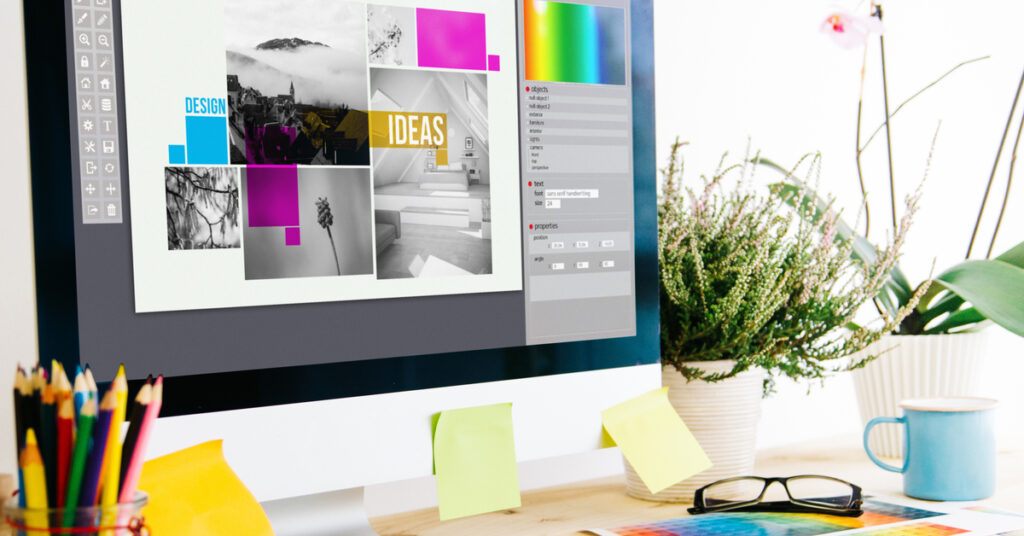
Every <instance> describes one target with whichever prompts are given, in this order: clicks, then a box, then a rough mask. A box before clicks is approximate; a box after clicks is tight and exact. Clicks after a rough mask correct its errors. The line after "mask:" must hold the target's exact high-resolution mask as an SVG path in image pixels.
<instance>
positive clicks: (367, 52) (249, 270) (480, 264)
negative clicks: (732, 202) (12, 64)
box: [25, 0, 658, 414]
mask: <svg viewBox="0 0 1024 536" xmlns="http://www.w3.org/2000/svg"><path fill="white" fill-rule="evenodd" d="M59 3H60V2H59V1H57V0H47V1H45V2H38V3H27V4H26V7H25V10H26V13H25V17H26V25H27V27H28V28H29V29H30V30H31V31H28V32H26V34H27V38H26V39H27V44H28V46H27V53H28V56H29V58H28V59H29V62H28V64H29V67H28V69H29V85H30V91H29V93H30V123H31V125H30V133H31V144H32V163H33V192H34V196H33V203H34V208H35V215H34V218H35V229H36V238H35V239H36V258H37V259H36V260H37V262H36V270H37V284H38V289H37V294H38V296H39V328H40V350H41V353H42V355H43V356H44V358H46V359H49V358H50V357H59V358H60V359H62V360H64V361H66V362H68V363H74V364H78V363H82V364H85V363H88V364H90V365H91V366H92V367H93V368H94V370H96V371H97V373H98V374H99V375H100V376H101V377H105V379H109V375H112V373H113V371H114V370H115V369H116V366H117V364H119V363H122V362H123V363H125V364H126V366H127V369H128V371H129V373H130V375H132V376H133V377H134V379H136V380H138V379H139V378H140V377H143V376H145V375H146V374H148V373H151V372H152V373H163V374H165V375H166V376H167V378H168V380H167V381H168V393H169V400H168V401H167V402H166V403H165V410H166V414H180V413H194V412H201V411H213V410H222V409H234V408H242V407H251V406H259V405H268V404H278V403H288V402H298V401H306V400H316V399H324V398H336V397H343V396H356V395H365V394H377V393H383V392H391V391H399V390H408V389H420V388H427V387H437V386H445V385H455V384H462V383H475V382H481V381H491V380H499V379H510V378H517V377H529V376H536V375H542V374H554V373H562V372H575V371H580V370H592V369H600V368H611V367H617V366H627V365H632V364H638V363H651V362H654V361H656V359H657V337H658V336H657V318H656V317H657V312H656V301H657V290H656V289H657V282H656V277H657V276H656V258H655V255H656V254H655V243H656V221H655V217H656V216H655V210H654V203H655V186H654V181H655V177H654V175H655V173H654V162H653V159H654V156H653V153H654V152H653V147H652V146H651V145H652V143H651V141H652V139H653V135H654V132H653V131H654V124H653V72H652V68H653V61H652V58H651V55H652V54H651V35H650V26H651V21H650V3H649V2H640V3H639V5H638V3H637V2H632V5H631V3H630V2H629V1H628V0H589V1H585V2H555V1H541V0H527V1H525V2H522V1H520V2H513V1H510V0H473V1H468V0H467V1H458V0H389V1H386V2H382V3H368V2H356V1H338V0H289V1H287V2H285V1H281V0H216V1H210V0H178V1H175V2H149V1H138V0H134V1H129V0H122V1H117V0H65V1H64V2H63V5H62V6H61V7H62V8H63V12H64V16H63V18H62V17H60V16H59V15H58V13H59V12H60V10H56V9H53V8H54V7H55V5H56V4H59ZM48 4H54V5H48ZM58 36H59V37H58ZM33 56H35V57H33ZM46 58H49V59H57V58H60V60H61V61H60V63H57V64H56V65H55V64H54V63H48V64H46V65H42V64H40V61H34V60H45V59H46ZM62 76H63V80H62V82H63V83H61V84H48V83H47V82H48V81H49V82H52V81H53V80H58V81H61V77H62ZM62 99H63V100H62ZM63 102H67V103H68V106H66V107H64V106H62V105H63ZM55 104H57V105H58V106H54V105H55ZM62 119H63V121H61V120H62ZM47 123H48V124H47ZM44 125H45V126H44ZM54 125H56V127H54ZM65 125H66V127H65ZM174 385H177V388H175V389H172V388H171V387H172V386H174ZM230 386H245V387H244V388H241V387H230ZM254 386H255V387H257V389H253V387H254ZM176 392H177V393H189V394H188V396H177V397H175V396H174V395H173V393H176Z"/></svg>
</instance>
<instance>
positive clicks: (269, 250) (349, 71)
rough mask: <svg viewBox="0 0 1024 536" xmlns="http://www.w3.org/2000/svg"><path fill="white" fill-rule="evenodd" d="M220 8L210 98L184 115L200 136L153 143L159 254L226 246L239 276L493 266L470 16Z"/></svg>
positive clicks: (338, 8) (241, 4)
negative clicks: (158, 161) (159, 176)
mask: <svg viewBox="0 0 1024 536" xmlns="http://www.w3.org/2000/svg"><path fill="white" fill-rule="evenodd" d="M223 5H224V18H223V20H224V44H225V46H224V56H225V63H224V65H225V68H226V72H225V73H224V82H225V90H226V91H225V93H224V95H223V97H224V98H223V99H218V98H212V99H209V101H207V100H205V99H204V100H203V101H202V102H199V101H196V102H195V103H194V106H193V105H192V104H190V105H189V106H190V111H192V112H193V113H194V115H200V114H202V113H208V112H212V114H213V116H214V117H212V118H209V117H201V119H203V120H204V121H206V120H207V119H213V121H212V124H213V128H212V129H206V127H203V128H204V129H206V130H205V131H204V133H200V131H199V130H198V129H199V127H198V126H197V127H195V129H196V130H195V133H193V127H192V123H196V124H198V123H199V121H198V119H197V118H196V117H193V116H189V117H187V119H188V120H189V122H190V124H189V125H188V126H187V127H186V128H187V129H188V132H187V136H186V137H187V143H186V144H185V145H184V146H169V147H168V155H169V160H170V161H169V165H167V166H166V167H165V169H164V181H165V198H166V219H167V249H168V250H171V251H179V250H180V251H185V250H200V249H205V250H221V249H223V250H238V249H241V255H242V259H243V266H244V279H245V280H246V281H251V280H268V279H287V278H310V277H335V278H336V277H339V276H370V277H374V278H376V279H377V280H391V279H411V278H428V277H450V276H477V275H487V274H491V273H492V272H493V261H492V258H493V252H492V249H493V248H492V227H491V224H492V222H491V192H490V186H491V166H490V128H489V124H490V120H491V116H490V114H489V113H488V75H489V74H490V73H493V72H495V71H498V70H500V66H499V61H500V60H499V57H498V56H497V55H488V49H487V35H486V34H487V25H486V16H485V14H484V13H471V12H464V11H450V10H440V9H427V8H420V7H407V6H391V5H377V4H365V3H357V2H338V1H326V0H295V1H292V2H278V1H268V0H224V2H223ZM222 108H223V109H222ZM221 114H222V115H223V116H221ZM193 120H194V121H193ZM225 126H226V133H227V136H226V140H225V142H224V143H225V144H226V147H227V151H226V157H221V156H218V157H216V158H214V159H212V160H203V159H201V158H199V156H198V155H200V154H204V153H211V151H210V150H209V147H206V146H208V145H210V144H213V145H219V144H220V143H221V141H220V139H219V137H218V135H217V134H218V133H219V132H220V130H219V129H221V128H225ZM210 132H212V133H213V134H212V135H210ZM199 145H204V147H199ZM212 152H213V153H217V154H223V151H222V150H221V149H220V147H219V146H218V147H217V148H216V150H215V151H212ZM193 156H195V157H193ZM198 164H203V165H198Z"/></svg>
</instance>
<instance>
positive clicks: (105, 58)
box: [96, 54, 114, 71]
mask: <svg viewBox="0 0 1024 536" xmlns="http://www.w3.org/2000/svg"><path fill="white" fill-rule="evenodd" d="M96 68H97V69H99V70H101V71H112V70H113V69H114V57H113V56H111V55H110V54H100V55H99V56H96Z"/></svg>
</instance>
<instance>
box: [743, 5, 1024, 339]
mask: <svg viewBox="0 0 1024 536" xmlns="http://www.w3.org/2000/svg"><path fill="white" fill-rule="evenodd" d="M870 11H871V14H870V16H868V17H863V16H857V15H853V14H849V13H834V14H831V15H829V16H828V17H827V18H826V19H825V20H824V21H823V22H822V25H821V30H822V31H823V32H825V33H827V34H829V35H830V36H831V37H833V39H834V40H835V42H836V43H837V44H838V45H840V46H842V47H844V48H856V47H858V46H863V47H864V65H863V66H862V68H861V97H860V99H859V100H858V103H857V152H856V164H857V176H858V179H859V181H860V188H861V192H862V194H863V196H864V203H863V213H864V221H865V228H864V234H863V235H860V234H858V233H857V232H856V231H854V229H853V228H852V227H850V226H849V225H847V224H845V223H842V222H841V223H840V224H839V225H838V232H837V234H838V236H839V238H840V242H841V243H842V242H845V243H849V244H852V255H853V256H854V257H855V258H859V259H872V258H874V257H875V256H877V255H878V248H876V247H875V246H874V245H873V244H871V243H870V242H869V241H868V240H867V239H866V238H865V236H867V234H868V232H869V231H870V228H871V218H870V208H869V206H868V203H867V190H866V188H865V185H864V173H863V169H862V167H861V155H862V154H863V152H864V150H865V149H866V147H867V145H868V144H869V143H870V142H871V141H872V140H873V139H874V138H875V134H878V133H879V132H880V131H881V130H882V129H883V128H884V130H885V132H886V140H887V151H888V157H889V159H888V163H889V166H888V167H889V170H888V171H889V194H890V196H889V198H890V205H891V208H892V225H893V230H894V232H895V231H896V230H897V229H898V226H897V212H896V200H895V180H894V179H893V173H892V143H891V136H890V120H891V119H892V117H893V116H894V115H895V114H896V113H897V112H898V111H899V110H900V109H902V108H903V106H905V105H906V104H907V103H909V102H910V101H912V100H913V99H914V98H916V97H917V96H918V95H920V94H921V93H923V92H924V91H926V90H927V89H929V88H931V87H933V86H934V85H936V84H937V83H939V82H940V81H941V80H942V79H943V78H945V77H946V76H948V75H950V74H951V73H952V72H954V71H956V70H957V69H959V68H961V67H963V66H965V65H967V64H969V63H973V62H976V61H980V60H982V59H985V58H977V59H973V60H969V61H965V62H962V63H960V64H959V65H957V66H955V67H953V69H951V70H950V71H947V72H946V73H945V74H943V75H942V76H940V77H939V78H938V79H936V80H935V81H933V82H932V83H930V84H928V85H927V86H925V87H924V88H923V89H921V90H920V91H918V92H916V93H914V94H913V95H911V96H910V98H908V99H906V100H905V101H903V103H902V104H900V105H899V106H898V107H897V108H896V109H895V110H893V111H892V112H891V113H890V111H889V93H888V88H887V82H886V71H885V38H884V33H885V31H884V28H883V26H882V7H881V5H879V4H878V3H877V2H874V1H873V2H871V4H870ZM871 34H876V35H877V36H878V40H879V48H880V50H881V78H882V89H883V91H882V94H883V99H884V105H885V122H884V123H883V124H882V125H881V126H879V127H878V129H876V130H875V132H874V133H873V134H872V135H871V136H870V137H869V138H868V140H867V142H866V143H864V144H863V145H862V144H861V116H862V113H861V112H862V109H863V94H864V83H865V79H866V65H867V50H868V46H867V44H868V39H869V38H870V35H871ZM1022 89H1024V73H1022V75H1021V80H1020V83H1019V84H1018V86H1017V92H1016V94H1015V95H1014V99H1013V105H1012V106H1011V108H1010V114H1009V117H1008V118H1007V122H1006V127H1005V129H1004V130H1003V136H1002V139H1001V141H1000V144H999V149H998V151H997V152H996V161H995V164H994V165H993V167H992V172H991V174H990V175H989V180H988V184H987V185H986V187H985V195H984V197H983V198H982V203H981V207H980V209H979V211H978V218H977V221H976V222H975V225H974V231H973V232H972V234H971V240H970V243H969V245H968V247H967V254H966V255H965V257H964V259H965V260H964V262H962V263H959V264H957V265H955V266H953V267H951V268H949V269H947V270H944V271H943V272H941V273H940V274H939V275H938V276H936V277H935V278H934V279H929V280H927V281H924V282H922V283H920V284H918V285H916V286H915V285H911V284H910V282H909V280H908V279H907V277H906V275H905V274H904V273H903V271H902V270H901V269H900V268H899V266H893V267H892V269H891V270H890V272H889V276H888V279H887V281H886V283H885V285H884V286H883V287H882V289H881V291H880V292H879V293H878V295H877V296H876V298H875V304H876V306H877V307H878V308H879V310H885V311H887V312H888V313H889V314H894V313H895V312H897V311H900V310H903V309H904V308H906V307H907V306H908V305H909V304H910V303H912V300H914V298H915V297H917V296H920V300H919V301H918V302H917V303H916V305H915V306H914V308H913V311H912V312H911V313H910V314H909V315H907V316H906V317H905V318H903V319H902V321H901V322H900V325H899V328H898V329H897V330H894V333H896V334H900V335H919V334H940V333H955V332H961V331H966V330H971V329H975V328H978V327H979V326H980V324H982V323H984V322H985V321H987V320H991V321H992V322H995V323H996V324H999V325H1000V326H1003V327H1004V328H1006V329H1007V330H1009V331H1011V332H1013V333H1015V334H1017V335H1020V336H1024V242H1021V243H1019V244H1017V245H1016V246H1014V247H1012V248H1010V249H1009V250H1008V251H1006V252H1004V253H1003V254H1001V255H998V256H996V257H995V258H992V250H993V247H994V245H995V242H996V237H997V236H998V233H999V228H1000V225H1001V223H1002V220H1003V216H1004V214H1005V212H1006V205H1007V200H1008V199H1009V194H1010V188H1011V187H1012V185H1013V172H1014V167H1015V164H1016V161H1017V154H1018V149H1019V146H1020V140H1021V135H1022V132H1024V116H1022V117H1021V120H1020V124H1019V126H1018V127H1017V135H1016V139H1015V141H1014V144H1013V149H1012V156H1011V159H1010V166H1009V167H1010V169H1009V176H1008V179H1007V184H1006V191H1005V194H1004V197H1003V202H1002V207H1001V209H1000V213H999V218H998V220H997V222H996V225H995V229H994V231H993V234H992V239H991V241H990V242H989V245H988V251H987V253H986V255H985V258H984V259H978V260H972V259H971V253H972V252H973V249H974V246H975V242H976V239H977V235H978V228H979V227H980V224H981V219H982V215H983V214H984V211H985V206H986V204H987V202H988V197H989V193H990V191H991V188H992V183H993V180H994V179H995V175H996V170H997V168H998V166H999V161H1000V158H1001V156H1002V154H1003V149H1004V146H1005V144H1006V140H1007V137H1008V135H1009V133H1010V130H1011V127H1012V126H1013V118H1014V114H1015V111H1016V109H1017V104H1018V101H1019V100H1020V96H1021V92H1022ZM759 163H760V164H762V165H766V166H769V167H771V168H774V169H775V170H777V171H779V172H781V173H782V174H784V176H785V178H786V182H785V183H782V184H779V185H776V187H778V188H780V189H781V191H782V192H784V193H785V194H786V199H787V203H788V204H789V205H790V206H793V207H797V208H798V209H799V210H797V213H798V214H800V215H801V216H803V217H807V218H810V219H811V221H812V222H818V220H819V219H821V218H822V215H823V214H824V212H825V210H827V208H828V207H829V206H830V204H829V203H826V202H825V201H824V200H822V199H821V198H819V197H818V196H817V195H816V194H814V193H813V191H811V190H809V189H808V188H807V186H806V185H805V184H803V182H802V181H801V180H800V179H798V178H797V175H796V173H795V172H796V170H797V169H798V168H799V167H800V164H797V166H794V167H793V168H792V169H785V168H783V167H781V166H779V165H778V164H776V163H774V162H772V161H770V160H767V159H760V160H759ZM806 206H810V207H814V208H813V209H812V210H806V208H805V207H806Z"/></svg>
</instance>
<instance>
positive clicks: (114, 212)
mask: <svg viewBox="0 0 1024 536" xmlns="http://www.w3.org/2000/svg"><path fill="white" fill-rule="evenodd" d="M105 211H106V215H107V217H108V218H116V217H117V216H118V214H120V212H121V211H120V210H119V208H118V206H117V203H107V206H106V208H105Z"/></svg>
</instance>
